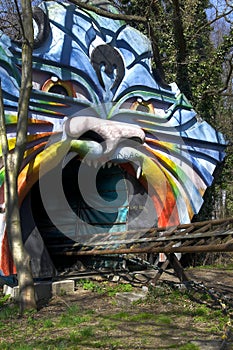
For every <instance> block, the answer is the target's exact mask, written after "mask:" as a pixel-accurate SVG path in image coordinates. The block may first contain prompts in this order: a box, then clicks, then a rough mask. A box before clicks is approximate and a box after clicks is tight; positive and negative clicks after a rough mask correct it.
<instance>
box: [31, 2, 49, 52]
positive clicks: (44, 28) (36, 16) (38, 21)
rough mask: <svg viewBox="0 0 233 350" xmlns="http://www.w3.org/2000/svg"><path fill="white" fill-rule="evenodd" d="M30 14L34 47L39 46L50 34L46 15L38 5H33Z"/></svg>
mask: <svg viewBox="0 0 233 350" xmlns="http://www.w3.org/2000/svg"><path fill="white" fill-rule="evenodd" d="M32 16H33V20H34V48H35V49H37V48H38V47H40V46H41V45H42V44H43V43H44V42H45V41H46V39H47V38H48V36H49V34H50V31H51V29H50V24H49V19H48V16H47V15H46V14H45V13H44V11H43V10H42V9H41V8H39V7H33V9H32Z"/></svg>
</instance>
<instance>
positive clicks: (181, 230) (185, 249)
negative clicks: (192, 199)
mask: <svg viewBox="0 0 233 350" xmlns="http://www.w3.org/2000/svg"><path fill="white" fill-rule="evenodd" d="M49 248H52V249H54V248H58V246H56V245H52V246H50V247H49ZM59 248H60V249H59V251H57V252H54V254H55V255H65V256H72V255H77V256H78V255H106V254H132V253H134V254H136V253H165V254H170V253H178V252H179V253H201V252H232V251H233V217H232V218H227V219H221V220H209V221H201V222H194V223H191V224H183V225H178V226H175V227H167V228H151V229H142V230H137V231H135V230H134V231H125V232H114V233H110V234H109V233H107V234H96V235H94V236H92V237H91V238H90V239H89V240H88V242H85V243H84V244H80V243H74V244H66V245H59Z"/></svg>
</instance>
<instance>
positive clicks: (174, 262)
mask: <svg viewBox="0 0 233 350" xmlns="http://www.w3.org/2000/svg"><path fill="white" fill-rule="evenodd" d="M166 255H167V260H168V261H169V263H170V265H171V267H172V268H173V270H174V271H175V273H176V275H177V277H178V278H179V280H180V282H181V283H183V282H187V281H189V277H188V275H187V274H186V272H185V271H184V269H183V266H182V265H181V263H180V262H179V260H178V259H177V257H176V255H175V254H174V253H169V254H166Z"/></svg>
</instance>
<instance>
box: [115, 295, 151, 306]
mask: <svg viewBox="0 0 233 350" xmlns="http://www.w3.org/2000/svg"><path fill="white" fill-rule="evenodd" d="M146 296H147V293H145V292H140V293H135V292H123V293H117V294H116V300H117V303H118V305H122V306H127V305H130V304H132V303H133V302H135V301H138V300H141V299H142V300H143V299H145V298H146Z"/></svg>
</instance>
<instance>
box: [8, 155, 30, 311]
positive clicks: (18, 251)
mask: <svg viewBox="0 0 233 350" xmlns="http://www.w3.org/2000/svg"><path fill="white" fill-rule="evenodd" d="M12 158H13V157H12V155H10V154H8V157H7V159H6V163H5V164H6V169H7V170H6V172H5V198H6V229H7V233H8V242H9V246H10V249H11V252H12V256H13V260H14V263H15V266H16V270H17V278H18V285H19V305H20V311H21V313H23V312H24V310H27V309H36V302H35V294H34V282H33V277H32V273H31V266H30V257H29V255H28V253H27V251H26V250H25V248H24V245H23V240H22V232H21V223H20V214H19V206H18V191H17V174H16V171H15V167H14V164H15V162H14V161H13V160H12Z"/></svg>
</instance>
